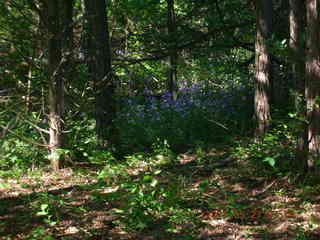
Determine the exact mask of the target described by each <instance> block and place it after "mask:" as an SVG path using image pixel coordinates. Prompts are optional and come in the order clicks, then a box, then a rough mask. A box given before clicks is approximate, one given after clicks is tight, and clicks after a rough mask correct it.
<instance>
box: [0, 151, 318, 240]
mask: <svg viewBox="0 0 320 240" xmlns="http://www.w3.org/2000/svg"><path fill="white" fill-rule="evenodd" d="M225 159H227V160H228V161H225ZM100 170H101V167H88V166H77V167H74V168H65V169H63V170H60V171H59V172H50V171H43V170H42V171H34V172H29V173H28V174H23V175H19V176H12V175H10V176H2V177H1V178H0V239H142V240H151V239H166V240H168V239H186V240H187V239H216V240H218V239H239V240H240V239H300V240H302V239H320V185H317V184H314V185H309V186H307V184H305V183H303V184H298V183H297V182H295V181H294V180H292V178H289V177H284V176H272V175H269V176H267V175H263V174H260V173H259V171H258V170H257V169H256V168H254V167H252V166H250V165H249V164H247V163H246V162H242V161H240V160H237V159H230V158H228V153H226V152H223V151H221V150H216V149H212V150H211V151H210V152H208V153H206V157H205V158H203V159H202V160H201V161H199V160H198V159H197V157H196V156H195V154H193V153H186V154H181V155H180V157H179V161H178V162H176V163H175V164H174V165H170V166H169V167H166V168H164V169H163V170H162V172H165V175H163V176H162V175H161V174H159V176H158V177H157V178H158V180H159V182H162V183H170V182H174V184H178V185H179V192H176V194H181V195H183V196H181V199H182V200H181V201H179V203H177V204H180V208H179V209H180V210H181V209H183V211H185V212H191V213H192V214H193V215H192V217H190V218H188V217H187V215H183V214H185V213H182V212H183V211H182V212H181V211H180V212H179V211H177V215H179V214H182V217H181V216H180V220H181V221H180V222H179V221H178V220H179V219H178V220H177V221H176V222H175V223H174V224H173V225H174V226H175V229H174V231H172V229H171V231H168V228H166V227H165V226H167V225H168V220H167V219H166V217H162V218H161V217H159V218H158V219H153V220H152V221H151V223H150V221H149V224H148V225H147V226H146V227H144V228H143V230H140V231H133V230H131V231H130V230H126V228H124V227H123V225H121V222H120V223H119V221H118V220H119V216H118V215H116V214H114V213H115V209H118V208H121V205H123V204H126V201H125V199H124V200H122V199H118V200H112V198H110V199H109V198H107V197H104V196H107V195H108V194H111V193H113V192H115V191H117V186H116V185H112V186H113V187H112V188H110V186H109V185H108V184H107V181H106V184H105V187H104V185H103V184H101V182H100V183H98V180H97V172H98V171H100ZM135 170H136V169H131V173H132V175H134V172H135ZM139 171H140V173H142V174H143V171H144V170H143V169H139ZM133 181H134V180H133ZM146 201H147V200H146ZM181 206H183V207H181ZM183 216H186V218H188V221H183V218H184V217H183ZM128 217H130V216H128ZM131 217H132V216H131ZM170 219H171V220H170V221H171V222H172V221H173V220H172V219H174V217H171V218H170Z"/></svg>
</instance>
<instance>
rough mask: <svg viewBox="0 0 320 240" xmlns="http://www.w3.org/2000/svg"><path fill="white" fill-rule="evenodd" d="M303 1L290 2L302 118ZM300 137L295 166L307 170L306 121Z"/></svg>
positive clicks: (295, 81)
mask: <svg viewBox="0 0 320 240" xmlns="http://www.w3.org/2000/svg"><path fill="white" fill-rule="evenodd" d="M303 2H304V1H303V0H290V1H289V7H290V13H289V27H290V39H289V46H290V50H291V57H292V58H291V59H292V64H291V73H292V81H293V84H292V85H293V86H294V92H295V93H294V104H295V107H296V110H297V112H299V114H300V115H301V117H302V118H305V116H306V109H305V54H304V46H303V45H304V44H303V33H304V31H305V29H304V26H303V15H304V11H303V10H302V9H304V4H303ZM301 124H302V126H301V129H303V131H302V133H301V134H300V136H298V146H297V151H296V162H295V164H294V165H295V166H296V167H297V169H303V170H304V169H306V167H307V150H308V134H307V131H306V130H307V126H306V124H305V122H304V121H301Z"/></svg>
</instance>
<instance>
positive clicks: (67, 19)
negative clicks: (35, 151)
mask: <svg viewBox="0 0 320 240" xmlns="http://www.w3.org/2000/svg"><path fill="white" fill-rule="evenodd" d="M43 13H44V15H45V16H47V18H46V22H45V25H46V26H47V29H48V43H47V46H48V78H49V80H48V85H49V137H50V140H49V152H50V155H49V158H50V162H51V167H52V169H53V170H55V171H56V170H58V169H59V168H61V166H62V159H63V158H62V155H63V154H62V152H61V151H60V150H61V149H62V148H63V147H64V146H63V138H64V137H63V130H64V124H63V123H64V121H63V118H64V113H65V105H64V99H65V97H64V84H65V82H66V81H68V80H69V79H70V77H71V75H70V69H72V65H71V59H72V52H73V44H72V37H73V31H72V29H73V28H72V25H73V22H72V15H73V0H68V1H66V0H48V1H46V2H44V5H43Z"/></svg>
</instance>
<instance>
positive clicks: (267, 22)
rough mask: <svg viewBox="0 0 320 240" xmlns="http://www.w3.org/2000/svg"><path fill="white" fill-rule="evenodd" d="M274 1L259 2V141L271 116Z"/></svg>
mask: <svg viewBox="0 0 320 240" xmlns="http://www.w3.org/2000/svg"><path fill="white" fill-rule="evenodd" d="M270 8H271V9H272V1H270V0H258V1H257V2H256V12H257V30H256V31H257V36H256V44H255V49H256V63H255V64H256V66H255V68H256V70H255V99H254V107H255V119H256V121H257V127H256V130H255V137H256V140H259V139H260V138H261V137H262V136H263V135H264V134H265V133H266V131H267V130H268V129H269V125H270V120H271V115H270V103H269V101H270V99H269V97H270V83H271V69H272V66H271V56H270V53H269V49H268V40H269V38H270V33H271V25H272V15H271V16H270V14H271V13H272V11H271V10H270Z"/></svg>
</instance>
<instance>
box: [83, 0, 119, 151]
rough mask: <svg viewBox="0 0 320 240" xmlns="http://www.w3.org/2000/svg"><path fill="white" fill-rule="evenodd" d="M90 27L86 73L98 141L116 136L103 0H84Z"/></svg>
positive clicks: (105, 9) (112, 78) (114, 104)
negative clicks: (90, 89) (88, 76)
mask: <svg viewBox="0 0 320 240" xmlns="http://www.w3.org/2000/svg"><path fill="white" fill-rule="evenodd" d="M85 8H86V14H87V22H88V29H89V37H90V39H89V45H90V46H89V53H88V54H89V58H88V66H89V74H90V76H91V79H92V80H93V82H94V91H95V101H96V102H95V119H96V132H97V138H98V140H99V142H100V143H102V144H103V145H105V144H106V143H112V142H113V140H114V139H115V138H116V132H115V128H114V127H113V120H114V118H115V115H116V101H115V96H114V95H115V81H114V76H113V73H112V69H111V51H110V39H109V30H108V17H107V7H106V2H105V0H85Z"/></svg>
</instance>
